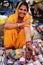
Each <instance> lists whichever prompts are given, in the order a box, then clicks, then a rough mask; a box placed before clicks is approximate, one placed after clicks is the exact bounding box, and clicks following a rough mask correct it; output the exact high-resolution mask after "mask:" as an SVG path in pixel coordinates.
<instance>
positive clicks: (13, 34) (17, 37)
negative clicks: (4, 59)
mask: <svg viewBox="0 0 43 65" xmlns="http://www.w3.org/2000/svg"><path fill="white" fill-rule="evenodd" d="M17 15H18V14H17V11H16V13H15V14H13V15H10V16H9V18H8V20H7V22H11V23H16V22H17V21H18V18H17V17H18V16H17ZM26 20H29V21H30V16H28V15H26V16H25V17H24V18H23V21H26ZM25 26H30V24H26V25H25ZM25 43H26V41H25V33H24V29H23V28H22V29H20V30H19V33H18V30H17V29H16V28H15V29H11V30H8V29H4V47H5V48H11V47H14V48H22V47H23V46H24V45H25Z"/></svg>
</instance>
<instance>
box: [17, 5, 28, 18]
mask: <svg viewBox="0 0 43 65" xmlns="http://www.w3.org/2000/svg"><path fill="white" fill-rule="evenodd" d="M26 13H27V8H26V6H25V5H22V6H21V7H19V9H18V16H19V17H21V18H23V17H24V16H25V15H26Z"/></svg>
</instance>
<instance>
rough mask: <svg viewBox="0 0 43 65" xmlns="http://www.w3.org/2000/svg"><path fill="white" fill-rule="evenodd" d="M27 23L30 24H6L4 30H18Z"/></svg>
mask: <svg viewBox="0 0 43 65" xmlns="http://www.w3.org/2000/svg"><path fill="white" fill-rule="evenodd" d="M27 23H29V22H27V21H26V22H23V23H15V24H14V23H9V22H6V23H5V24H4V28H5V29H13V28H18V27H20V26H24V25H25V24H27Z"/></svg>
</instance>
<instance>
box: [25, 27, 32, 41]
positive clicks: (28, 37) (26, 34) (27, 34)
mask: <svg viewBox="0 0 43 65" xmlns="http://www.w3.org/2000/svg"><path fill="white" fill-rule="evenodd" d="M24 31H25V37H26V42H28V41H31V29H30V26H29V27H24Z"/></svg>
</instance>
